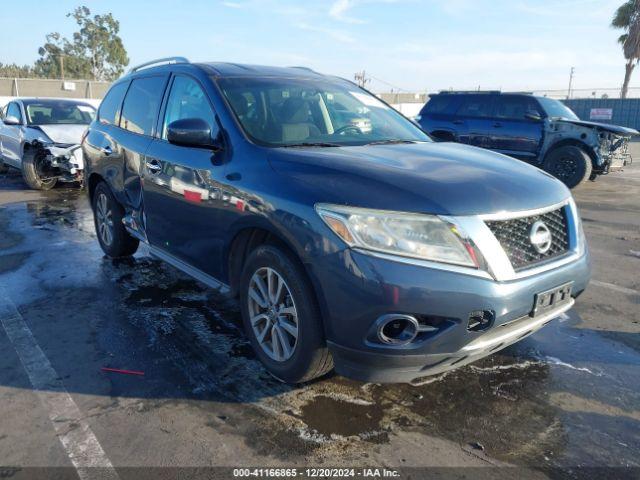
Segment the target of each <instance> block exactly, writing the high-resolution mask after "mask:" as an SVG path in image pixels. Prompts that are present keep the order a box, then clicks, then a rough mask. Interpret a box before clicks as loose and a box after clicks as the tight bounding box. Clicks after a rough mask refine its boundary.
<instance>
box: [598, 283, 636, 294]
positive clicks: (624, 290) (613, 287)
mask: <svg viewBox="0 0 640 480" xmlns="http://www.w3.org/2000/svg"><path fill="white" fill-rule="evenodd" d="M591 285H596V286H598V287H604V288H608V289H610V290H615V291H616V292H620V293H626V294H627V295H640V291H638V290H633V289H632V288H626V287H619V286H618V285H615V284H613V283H608V282H601V281H600V280H591Z"/></svg>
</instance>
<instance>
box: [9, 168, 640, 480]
mask: <svg viewBox="0 0 640 480" xmlns="http://www.w3.org/2000/svg"><path fill="white" fill-rule="evenodd" d="M575 197H576V200H577V202H578V206H579V209H580V212H581V214H582V218H583V222H584V226H585V230H586V234H587V237H588V242H589V245H590V248H591V252H592V256H593V267H594V272H593V281H592V283H591V285H590V287H589V288H588V289H587V291H586V292H585V293H584V294H583V295H582V296H581V297H580V298H579V300H578V302H577V306H576V307H575V308H574V309H572V310H571V311H570V312H569V313H568V315H564V316H563V317H562V318H560V319H558V320H556V321H554V322H552V323H551V324H549V325H548V326H547V327H545V328H543V329H542V330H541V331H539V332H537V333H536V334H534V335H532V336H531V337H528V338H526V339H525V340H523V341H521V342H520V343H518V344H516V345H513V346H511V347H509V348H507V349H505V350H503V351H501V352H499V353H497V354H494V355H492V356H491V357H488V358H486V359H484V360H482V361H480V362H477V363H475V364H472V365H470V366H467V367H464V368H461V369H459V370H455V371H452V372H449V373H446V374H443V375H439V376H435V377H431V378H429V379H428V380H427V381H426V382H425V383H424V384H422V385H420V386H409V385H377V384H363V383H359V382H354V381H350V380H346V379H344V378H341V377H339V376H335V375H333V376H330V377H328V378H326V379H323V380H320V381H317V382H315V383H311V384H308V385H305V386H301V387H290V386H286V385H283V384H281V383H279V382H277V381H275V380H274V379H272V378H271V377H270V376H269V375H268V374H267V373H266V371H265V370H264V369H263V368H262V366H261V365H260V363H259V362H258V361H257V359H256V358H255V356H254V355H253V353H252V352H251V349H250V347H249V345H248V343H247V342H246V340H245V339H244V338H243V336H242V334H241V332H240V329H239V311H238V306H237V304H236V303H235V302H234V301H232V300H228V299H225V298H222V297H220V296H218V295H217V294H215V293H214V292H211V291H209V290H207V289H206V288H205V287H204V286H203V285H201V284H199V283H197V282H196V281H194V280H192V279H190V278H188V277H186V276H185V275H183V274H181V273H179V272H177V271H176V270H174V269H173V268H172V267H170V266H168V265H165V264H163V263H161V262H160V261H158V260H155V259H153V258H152V257H150V256H149V253H148V250H147V249H146V248H144V247H143V248H141V249H140V250H139V252H138V253H137V254H136V256H135V257H134V258H132V259H130V260H122V261H112V260H109V259H107V258H105V257H104V256H103V255H102V252H101V250H100V248H99V246H98V242H97V240H96V238H95V233H94V227H93V220H92V214H91V211H90V208H89V204H88V201H87V199H86V196H85V194H84V192H83V191H82V192H81V191H79V190H78V188H77V187H75V186H70V187H68V188H55V189H54V190H53V191H50V192H45V193H38V192H32V191H29V190H27V189H26V187H25V186H24V184H23V183H22V180H21V178H20V177H19V176H16V175H12V174H5V175H0V320H1V324H0V352H2V355H1V356H0V465H1V467H0V478H32V477H35V476H38V475H42V476H45V475H49V474H51V472H52V471H53V472H57V473H56V474H57V475H59V476H60V478H67V477H68V478H78V477H80V478H82V479H84V478H96V476H97V477H99V478H142V476H143V474H150V475H152V477H149V478H162V475H164V474H167V475H177V476H180V477H190V478H200V477H198V475H200V474H203V475H206V474H213V473H216V472H217V473H218V474H219V475H222V476H221V477H220V478H230V476H231V473H230V472H231V471H230V470H228V469H227V470H208V469H207V468H209V467H216V466H218V467H248V466H252V467H267V466H272V467H275V466H296V467H329V466H331V467H348V466H353V467H388V468H390V469H397V468H400V469H402V470H401V472H402V474H403V475H405V478H423V477H425V476H427V475H429V476H431V477H433V476H434V475H435V476H438V475H440V477H439V478H442V477H444V476H446V477H447V478H448V477H458V478H475V477H485V478H501V477H502V478H516V477H517V478H604V477H608V478H614V477H619V478H629V477H632V476H634V475H636V476H637V475H639V474H640V456H639V455H638V452H640V275H639V273H638V272H640V165H635V166H631V167H628V168H627V169H626V170H625V171H624V172H620V173H615V174H610V175H608V176H605V177H601V178H599V179H598V180H597V181H596V182H590V183H588V184H587V185H586V186H584V187H582V188H580V189H578V190H577V191H576V192H575ZM105 368H110V369H116V370H120V371H105V370H104V369H105ZM53 467H57V469H55V470H51V468H53ZM154 467H164V468H163V469H157V468H154ZM425 467H431V468H432V469H431V470H420V468H425ZM487 467H489V468H487ZM499 467H500V468H499ZM508 467H517V468H516V469H514V468H508ZM435 468H437V470H434V469H435ZM603 468H605V470H602V469H603ZM634 468H635V470H634ZM225 476H226V477H225ZM298 476H300V475H298ZM203 478H204V477H203Z"/></svg>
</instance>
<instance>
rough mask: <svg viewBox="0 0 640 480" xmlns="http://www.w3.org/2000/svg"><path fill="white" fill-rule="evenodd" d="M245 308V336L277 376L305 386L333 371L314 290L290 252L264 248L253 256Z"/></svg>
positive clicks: (246, 272)
mask: <svg viewBox="0 0 640 480" xmlns="http://www.w3.org/2000/svg"><path fill="white" fill-rule="evenodd" d="M240 304H241V310H242V319H243V323H244V329H245V332H246V334H247V336H248V338H249V340H250V342H251V345H252V347H253V349H254V351H255V352H256V354H257V355H258V357H259V358H260V360H261V361H262V363H263V364H264V365H265V366H266V368H267V370H268V371H269V372H270V373H271V374H272V375H273V376H275V377H276V378H278V379H279V380H282V381H285V382H287V383H302V382H306V381H309V380H312V379H314V378H317V377H320V376H322V375H324V374H326V373H328V372H329V371H331V370H332V369H333V360H332V358H331V354H330V353H329V350H328V348H327V345H326V342H325V340H324V333H323V329H322V320H321V316H320V311H319V308H318V306H317V302H316V299H315V296H314V294H313V290H312V288H311V285H310V284H309V281H308V280H307V278H306V275H305V273H304V272H303V271H302V268H301V267H300V265H299V263H298V262H296V261H295V259H294V258H292V257H291V256H290V255H289V254H288V253H286V252H285V251H284V250H282V249H280V248H279V247H276V246H273V245H263V246H260V247H258V248H256V249H255V250H254V251H253V252H252V253H251V254H250V255H249V257H248V258H247V261H246V262H245V265H244V268H243V272H242V276H241V280H240Z"/></svg>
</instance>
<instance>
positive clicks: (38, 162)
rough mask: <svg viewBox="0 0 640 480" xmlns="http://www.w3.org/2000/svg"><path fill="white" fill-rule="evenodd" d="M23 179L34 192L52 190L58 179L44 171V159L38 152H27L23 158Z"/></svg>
mask: <svg viewBox="0 0 640 480" xmlns="http://www.w3.org/2000/svg"><path fill="white" fill-rule="evenodd" d="M22 178H24V181H25V183H26V184H27V185H29V187H31V188H33V189H34V190H51V189H52V188H53V187H55V185H56V183H57V182H58V179H57V178H56V177H52V176H50V175H47V174H46V173H45V172H44V171H43V158H42V155H40V154H39V153H38V152H37V151H29V150H27V151H25V152H24V154H23V156H22Z"/></svg>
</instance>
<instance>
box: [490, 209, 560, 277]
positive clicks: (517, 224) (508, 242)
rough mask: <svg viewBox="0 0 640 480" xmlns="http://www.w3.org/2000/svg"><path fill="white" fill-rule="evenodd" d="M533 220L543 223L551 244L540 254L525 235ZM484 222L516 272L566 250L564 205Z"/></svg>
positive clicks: (529, 229)
mask: <svg viewBox="0 0 640 480" xmlns="http://www.w3.org/2000/svg"><path fill="white" fill-rule="evenodd" d="M537 221H542V222H544V224H545V225H546V226H547V227H548V228H549V231H550V232H551V246H550V248H549V250H547V251H546V252H544V253H540V252H538V251H537V250H536V249H535V248H534V246H533V245H532V243H531V240H530V238H529V237H530V233H531V227H532V225H533V224H534V223H535V222H537ZM486 224H487V226H488V227H489V229H490V230H491V231H492V232H493V234H494V235H495V236H496V238H497V239H498V242H500V245H501V246H502V248H503V249H504V251H505V253H506V254H507V257H509V260H510V261H511V265H512V266H513V269H514V270H515V271H516V272H518V271H520V270H524V269H526V268H530V267H533V266H535V265H536V264H538V263H543V262H546V261H548V260H550V259H553V258H556V257H560V256H562V255H564V254H566V253H568V251H569V233H568V228H567V212H566V207H561V208H558V209H557V210H553V211H551V212H547V213H544V214H541V215H532V216H530V217H522V218H512V219H509V220H487V221H486Z"/></svg>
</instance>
